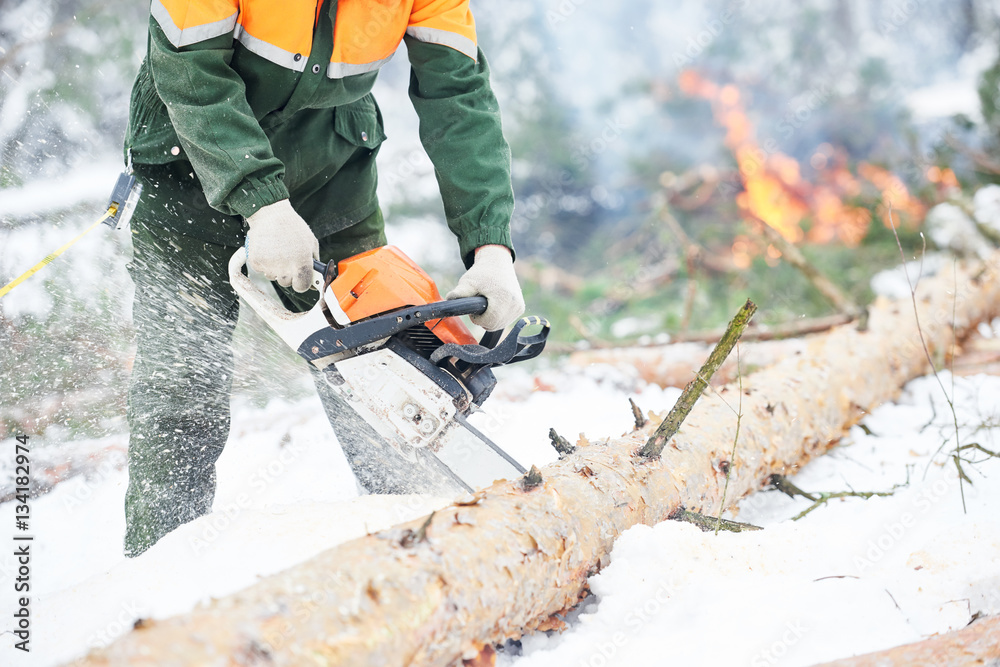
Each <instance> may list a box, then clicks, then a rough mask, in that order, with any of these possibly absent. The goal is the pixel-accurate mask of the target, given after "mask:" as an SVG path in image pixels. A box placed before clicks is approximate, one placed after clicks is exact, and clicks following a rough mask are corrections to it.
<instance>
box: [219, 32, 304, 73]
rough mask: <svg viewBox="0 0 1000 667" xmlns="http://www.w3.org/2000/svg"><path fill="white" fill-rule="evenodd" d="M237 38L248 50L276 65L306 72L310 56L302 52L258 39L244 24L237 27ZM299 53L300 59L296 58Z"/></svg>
mask: <svg viewBox="0 0 1000 667" xmlns="http://www.w3.org/2000/svg"><path fill="white" fill-rule="evenodd" d="M236 39H237V40H239V42H240V44H242V45H243V46H245V47H246V48H247V50H248V51H250V52H252V53H256V54H257V55H258V56H260V57H261V58H264V59H265V60H270V61H271V62H272V63H274V64H276V65H281V66H282V67H286V68H288V69H290V70H292V71H293V72H304V71H305V69H306V61H307V60H308V58H305V57H303V56H302V54H295V53H292V52H291V51H286V50H285V49H282V48H280V47H277V46H275V45H274V44H269V43H268V42H265V41H264V40H262V39H258V38H256V37H254V36H253V35H251V34H250V33H248V32H247V31H246V30H245V29H244V28H243V26H239V27H237V28H236ZM296 55H298V56H299V59H298V60H295V56H296Z"/></svg>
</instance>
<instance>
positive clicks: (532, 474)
mask: <svg viewBox="0 0 1000 667" xmlns="http://www.w3.org/2000/svg"><path fill="white" fill-rule="evenodd" d="M541 484H542V471H540V470H539V469H538V467H537V466H531V470H529V471H528V472H527V473H525V475H524V477H522V478H521V488H522V489H524V490H525V491H530V490H531V489H534V488H535V487H538V486H541Z"/></svg>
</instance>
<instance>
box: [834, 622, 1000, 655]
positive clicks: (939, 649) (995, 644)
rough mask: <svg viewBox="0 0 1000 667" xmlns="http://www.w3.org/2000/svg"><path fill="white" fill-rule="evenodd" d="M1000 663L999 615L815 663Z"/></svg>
mask: <svg viewBox="0 0 1000 667" xmlns="http://www.w3.org/2000/svg"><path fill="white" fill-rule="evenodd" d="M997 664H1000V616H993V617H990V618H983V619H980V620H978V621H976V622H975V623H973V624H972V625H969V626H966V627H964V628H962V629H961V630H956V631H954V632H948V633H945V634H943V635H938V636H937V637H931V638H930V639H925V640H924V641H922V642H916V643H914V644H906V645H904V646H897V647H896V648H891V649H888V650H886V651H877V652H876V653H868V654H866V655H859V656H856V657H853V658H845V659H844V660H835V661H834V662H828V663H824V664H823V665H819V666H817V667H892V666H893V665H948V666H949V667H984V666H986V665H997Z"/></svg>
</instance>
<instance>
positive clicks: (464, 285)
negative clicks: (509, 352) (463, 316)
mask: <svg viewBox="0 0 1000 667" xmlns="http://www.w3.org/2000/svg"><path fill="white" fill-rule="evenodd" d="M478 295H482V296H485V297H486V301H487V302H488V304H487V307H486V312H484V313H483V314H482V315H474V316H473V317H472V318H471V319H472V323H473V324H476V325H478V326H481V327H482V328H484V329H486V330H487V331H497V330H500V329H503V328H504V327H506V326H507V325H508V324H510V323H511V322H513V321H514V320H515V319H517V318H518V317H520V316H521V315H522V314H523V313H524V296H523V295H522V294H521V285H520V284H518V282H517V276H516V275H514V257H513V255H511V252H510V249H509V248H507V247H506V246H502V245H485V246H482V247H480V248H476V256H475V259H474V260H473V262H472V268H471V269H469V270H468V271H466V272H465V274H464V275H463V276H462V277H461V279H460V280H459V281H458V285H456V286H455V289H453V290H452V291H450V292H448V294H447V296H446V297H445V298H446V299H460V298H462V297H467V296H478Z"/></svg>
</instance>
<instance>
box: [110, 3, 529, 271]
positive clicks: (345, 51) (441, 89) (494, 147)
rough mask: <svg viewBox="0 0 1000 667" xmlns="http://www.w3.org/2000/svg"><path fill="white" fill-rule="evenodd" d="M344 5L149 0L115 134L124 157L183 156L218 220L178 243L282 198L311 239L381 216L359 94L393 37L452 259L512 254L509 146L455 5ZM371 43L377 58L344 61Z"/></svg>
mask: <svg viewBox="0 0 1000 667" xmlns="http://www.w3.org/2000/svg"><path fill="white" fill-rule="evenodd" d="M342 2H343V5H344V7H343V9H338V1H337V0H325V1H324V2H322V3H321V4H319V6H317V3H312V2H309V1H308V0H307V1H305V2H303V1H302V0H287V4H286V5H284V6H283V5H282V3H280V2H275V1H274V0H240V1H239V2H237V0H232V6H227V0H204V1H203V2H181V1H178V0H153V2H152V7H151V16H150V22H149V41H148V53H147V56H146V58H145V59H144V60H143V62H142V64H141V66H140V69H139V73H138V75H137V77H136V81H135V84H134V86H133V90H132V98H131V104H130V115H129V124H128V129H127V132H126V137H125V149H126V154H127V155H128V157H129V158H130V159H131V161H132V163H133V164H134V165H137V168H138V169H139V170H141V169H142V165H164V164H168V163H173V162H176V161H181V160H187V161H189V162H190V164H191V165H192V167H193V171H194V173H195V174H196V176H197V179H198V181H199V182H200V184H201V187H202V189H203V190H204V194H205V197H206V198H207V201H208V204H209V205H210V206H211V207H212V208H213V209H215V210H216V211H218V212H220V213H222V214H223V215H221V216H215V217H211V216H210V217H208V218H206V220H208V222H204V223H199V224H197V225H193V226H192V228H191V229H189V230H187V232H188V233H189V235H191V236H195V237H200V238H203V239H204V240H209V241H217V240H218V239H220V238H226V239H231V238H233V237H237V238H238V237H241V236H242V235H243V225H242V222H243V220H242V219H243V218H246V217H248V216H250V215H252V214H253V213H254V212H256V211H258V210H260V208H261V207H263V206H267V205H268V204H272V203H274V202H277V201H279V200H282V199H285V198H290V199H291V201H292V204H293V206H295V208H296V210H297V211H298V212H299V213H300V215H302V216H303V218H305V219H306V221H307V222H308V223H309V224H310V226H311V227H312V229H313V231H314V232H315V234H316V235H317V236H318V237H323V236H326V235H329V234H331V233H334V232H337V231H339V230H341V229H345V228H347V227H349V226H351V225H353V224H355V223H357V222H359V221H360V220H363V219H365V218H367V217H368V216H370V215H371V214H372V213H374V211H375V209H376V208H377V206H378V201H377V197H376V183H377V176H376V169H375V155H376V154H377V152H378V148H379V145H380V144H381V143H382V141H383V140H384V139H385V133H384V131H383V125H382V117H381V113H380V112H379V109H378V106H377V105H376V103H375V99H374V97H373V96H372V94H371V89H372V85H373V84H374V82H375V78H376V77H377V76H378V68H379V67H381V65H382V64H384V62H385V61H387V60H388V59H389V57H391V56H392V52H394V51H395V49H396V47H398V45H399V43H400V42H402V41H404V40H405V42H406V47H407V53H408V55H409V60H410V65H411V76H410V86H409V96H410V100H411V101H412V103H413V106H414V108H415V110H416V112H417V115H418V117H419V119H420V139H421V142H422V143H423V146H424V148H425V150H426V151H427V154H428V155H429V157H430V159H431V161H432V163H433V164H434V171H435V175H436V177H437V180H438V184H439V187H440V191H441V197H442V199H443V201H444V209H445V215H446V218H447V221H448V226H449V227H450V228H451V230H452V231H453V232H454V233H455V235H456V236H457V237H458V241H459V247H460V252H461V255H462V258H463V260H464V261H465V263H466V265H467V266H469V265H471V261H472V256H473V251H474V250H475V249H476V248H478V247H480V246H482V245H487V244H501V245H505V246H507V247H511V241H510V217H511V214H512V211H513V205H514V198H513V192H512V189H511V182H510V149H509V147H508V145H507V143H506V141H505V140H504V138H503V134H502V130H501V124H500V113H499V107H498V105H497V101H496V98H495V97H494V95H493V92H492V89H491V87H490V84H489V69H488V66H487V63H486V59H485V57H484V56H483V53H482V51H481V50H479V48H478V46H476V44H475V41H474V36H475V35H474V30H475V27H474V24H471V28H470V25H467V24H468V23H471V20H472V18H471V14H469V13H468V0H391V1H390V2H370V3H369V2H363V3H359V2H357V1H356V0H355V1H353V2H350V3H348V2H347V0H342ZM390 5H391V6H394V8H393V12H392V13H389V12H388V11H387V10H386V6H390ZM395 5H398V6H395ZM211 11H215V12H217V16H216V15H211V14H210V12H211ZM365 12H367V13H365ZM379 12H381V13H379ZM206 17H207V18H206ZM218 17H221V18H218ZM370 17H374V18H371V19H370ZM465 17H467V18H465ZM369 19H370V20H369ZM376 19H377V20H378V21H376ZM199 21H201V23H199ZM307 21H308V23H307ZM338 21H341V23H342V25H340V26H338ZM463 22H465V23H463ZM442 26H443V27H442ZM455 26H457V27H455ZM470 30H471V32H470ZM268 31H270V32H268ZM404 31H405V32H404ZM272 33H274V34H277V37H271V36H270V35H271V34H272ZM456 33H459V34H456ZM260 35H264V38H263V39H262V38H261V37H260ZM373 35H374V37H375V40H374V41H375V43H374V45H372V44H373V42H372V36H373ZM463 35H464V36H463ZM470 35H471V39H470ZM335 38H336V43H335ZM281 40H285V42H282V41H281ZM295 40H298V41H295ZM283 47H287V48H283ZM379 48H380V49H382V51H386V50H388V56H387V57H385V58H381V59H377V60H375V61H373V62H352V60H353V61H358V60H362V61H364V60H366V59H367V58H370V57H372V56H371V55H370V54H371V53H376V55H378V54H379V53H381V52H379V51H372V49H379ZM295 49H298V50H297V51H295V52H294V53H293V52H292V51H293V50H295ZM352 49H353V50H352ZM366 49H367V51H366ZM237 227H238V228H237Z"/></svg>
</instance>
